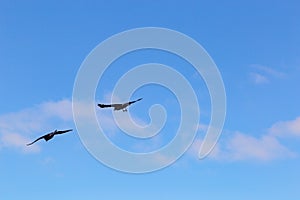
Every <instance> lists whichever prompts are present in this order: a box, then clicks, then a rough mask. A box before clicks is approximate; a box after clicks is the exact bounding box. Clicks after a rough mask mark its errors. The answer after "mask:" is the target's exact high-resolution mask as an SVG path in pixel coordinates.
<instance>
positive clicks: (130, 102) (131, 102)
mask: <svg viewBox="0 0 300 200" xmlns="http://www.w3.org/2000/svg"><path fill="white" fill-rule="evenodd" d="M142 99H143V98H139V99H137V100H135V101H129V102H128V105H130V104H133V103H135V102H137V101H140V100H142Z"/></svg>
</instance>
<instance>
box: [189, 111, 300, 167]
mask: <svg viewBox="0 0 300 200" xmlns="http://www.w3.org/2000/svg"><path fill="white" fill-rule="evenodd" d="M199 130H200V131H205V130H206V126H205V125H201V126H199ZM287 136H289V137H292V136H294V137H299V136H300V117H298V118H296V119H295V120H291V121H284V122H277V123H274V125H272V126H271V128H269V129H267V131H266V132H265V133H264V134H262V135H260V136H259V137H254V136H253V135H249V134H245V133H241V132H239V131H235V132H232V131H225V133H223V136H221V138H220V140H219V142H218V143H217V145H216V146H215V148H214V149H213V151H212V152H211V153H210V154H209V156H208V157H209V158H211V159H215V160H226V161H239V160H246V161H247V160H254V161H270V160H276V159H285V158H292V157H295V156H297V154H296V153H295V152H293V151H291V150H290V149H289V148H288V147H287V146H285V145H283V144H282V143H281V142H280V141H281V140H280V139H281V138H282V137H287ZM202 142H203V139H199V138H198V139H196V140H195V142H194V144H193V145H192V148H191V149H190V152H191V154H192V155H193V156H194V155H197V154H198V151H199V148H200V146H201V144H202Z"/></svg>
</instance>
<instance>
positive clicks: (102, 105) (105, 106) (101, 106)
mask: <svg viewBox="0 0 300 200" xmlns="http://www.w3.org/2000/svg"><path fill="white" fill-rule="evenodd" d="M98 106H99V107H100V108H108V107H112V105H111V104H109V105H108V104H100V103H99V104H98Z"/></svg>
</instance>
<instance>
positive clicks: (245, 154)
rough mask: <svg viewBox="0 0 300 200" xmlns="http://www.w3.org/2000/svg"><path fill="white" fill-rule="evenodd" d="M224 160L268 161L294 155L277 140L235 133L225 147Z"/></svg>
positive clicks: (270, 137)
mask: <svg viewBox="0 0 300 200" xmlns="http://www.w3.org/2000/svg"><path fill="white" fill-rule="evenodd" d="M222 153H224V155H221V156H223V157H224V156H225V158H228V159H230V160H259V161H269V160H274V159H279V158H286V157H291V156H293V155H294V154H293V153H292V152H291V151H289V150H288V149H287V148H286V147H285V146H283V145H282V144H280V142H279V141H278V140H277V138H275V137H272V136H270V135H263V136H261V137H259V138H256V137H253V136H250V135H246V134H243V133H238V132H237V133H235V134H234V135H233V137H231V138H230V139H229V140H228V141H227V143H226V145H225V152H221V154H222Z"/></svg>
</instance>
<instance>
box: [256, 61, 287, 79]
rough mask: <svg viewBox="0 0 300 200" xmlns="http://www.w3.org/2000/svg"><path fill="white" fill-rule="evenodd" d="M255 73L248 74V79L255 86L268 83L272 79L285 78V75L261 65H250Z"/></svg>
mask: <svg viewBox="0 0 300 200" xmlns="http://www.w3.org/2000/svg"><path fill="white" fill-rule="evenodd" d="M251 67H252V69H254V70H255V72H251V73H250V79H251V80H252V82H254V83H255V84H266V83H270V82H271V79H272V78H280V79H282V78H285V77H286V74H285V73H283V72H280V71H277V70H275V69H273V68H270V67H267V66H263V65H257V64H255V65H251Z"/></svg>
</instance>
